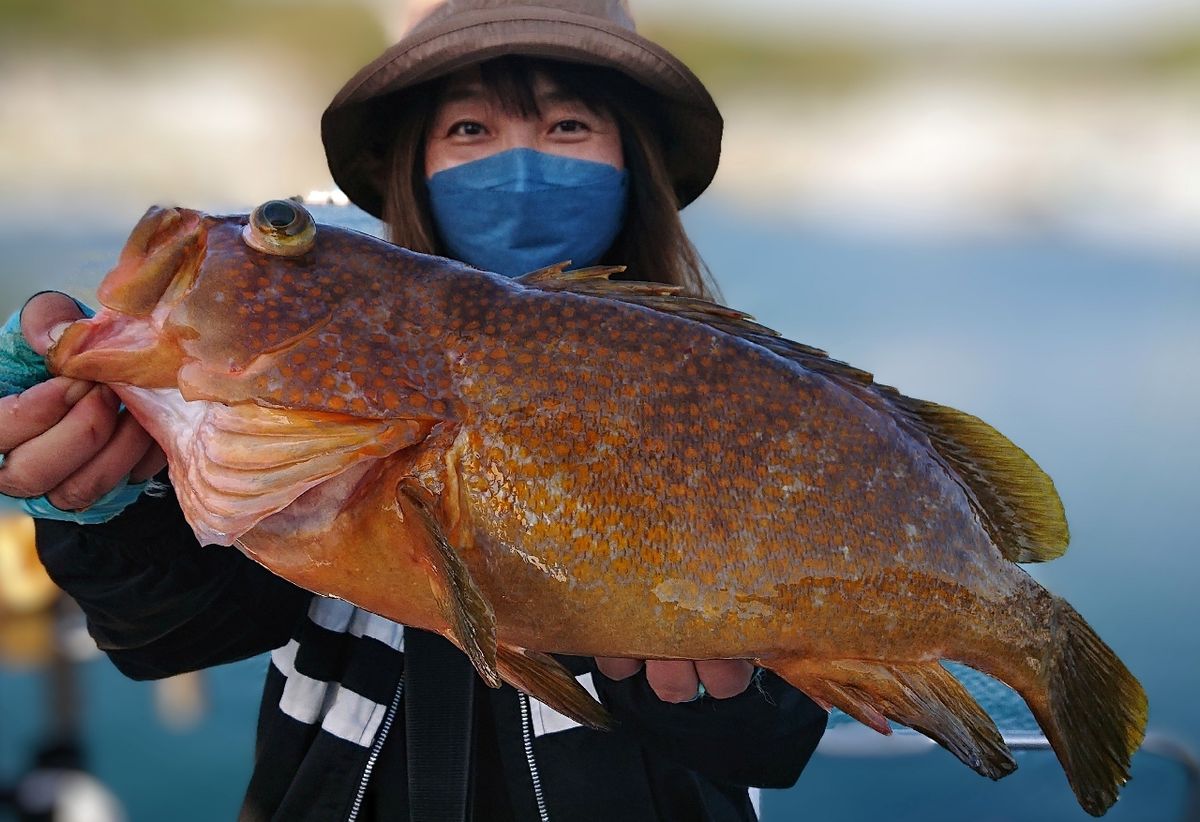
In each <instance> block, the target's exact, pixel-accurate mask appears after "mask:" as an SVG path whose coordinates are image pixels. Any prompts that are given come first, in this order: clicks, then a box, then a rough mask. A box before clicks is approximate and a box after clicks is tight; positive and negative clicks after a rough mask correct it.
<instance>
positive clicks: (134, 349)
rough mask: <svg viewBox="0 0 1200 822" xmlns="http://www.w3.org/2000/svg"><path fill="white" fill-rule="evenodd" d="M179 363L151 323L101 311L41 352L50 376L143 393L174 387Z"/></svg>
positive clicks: (146, 320) (67, 330)
mask: <svg viewBox="0 0 1200 822" xmlns="http://www.w3.org/2000/svg"><path fill="white" fill-rule="evenodd" d="M182 364H183V363H182V356H181V355H178V354H177V355H175V356H172V355H171V353H170V352H169V350H168V347H167V346H165V345H164V344H163V340H162V339H161V334H160V332H159V330H158V329H157V328H156V327H155V325H154V323H153V322H152V320H150V319H149V318H145V319H144V318H138V317H129V316H127V315H121V314H114V313H111V312H109V311H107V310H105V311H102V312H101V313H99V314H97V315H96V316H95V317H93V318H92V319H90V320H80V321H79V322H76V323H72V324H71V325H70V326H68V327H67V329H66V330H65V331H64V332H63V335H62V336H61V337H59V339H58V342H56V343H55V344H54V345H53V346H51V347H50V350H49V351H48V352H47V353H46V367H47V368H48V369H49V371H50V373H51V374H55V375H58V376H63V377H74V378H75V379H79V380H90V381H92V382H103V383H117V384H122V383H123V384H127V385H137V386H141V387H143V388H173V387H175V385H176V383H177V378H176V376H175V375H176V374H177V373H178V370H179V368H180V367H181V366H182Z"/></svg>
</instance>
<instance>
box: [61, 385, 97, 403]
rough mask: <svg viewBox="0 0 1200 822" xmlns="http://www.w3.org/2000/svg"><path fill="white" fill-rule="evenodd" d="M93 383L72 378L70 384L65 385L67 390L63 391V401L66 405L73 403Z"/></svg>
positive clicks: (89, 388)
mask: <svg viewBox="0 0 1200 822" xmlns="http://www.w3.org/2000/svg"><path fill="white" fill-rule="evenodd" d="M93 385H95V383H91V382H88V381H87V380H72V381H71V384H70V385H68V386H67V390H66V391H64V392H63V402H65V403H66V404H67V405H74V404H75V403H77V402H79V401H80V400H81V399H83V398H84V396H85V395H86V394H87V392H89V391H91V390H92V386H93Z"/></svg>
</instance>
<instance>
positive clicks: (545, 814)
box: [517, 691, 550, 822]
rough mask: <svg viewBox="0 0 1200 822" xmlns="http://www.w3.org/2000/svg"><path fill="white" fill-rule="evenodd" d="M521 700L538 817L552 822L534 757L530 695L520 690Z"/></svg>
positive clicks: (523, 729)
mask: <svg viewBox="0 0 1200 822" xmlns="http://www.w3.org/2000/svg"><path fill="white" fill-rule="evenodd" d="M517 695H518V696H519V697H520V702H521V735H522V737H524V742H525V761H527V762H528V763H529V777H530V779H532V780H533V797H534V799H536V800H537V808H538V818H539V819H540V820H541V822H550V812H549V811H547V810H546V798H545V797H544V796H542V778H541V777H540V776H538V769H537V762H535V761H534V759H533V721H532V720H531V719H530V718H529V697H528V696H526V695H525V694H524V693H522V692H520V691H518V692H517Z"/></svg>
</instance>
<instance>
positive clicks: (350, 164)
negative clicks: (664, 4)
mask: <svg viewBox="0 0 1200 822" xmlns="http://www.w3.org/2000/svg"><path fill="white" fill-rule="evenodd" d="M509 54H515V55H524V56H528V57H540V58H546V59H552V60H562V61H564V62H574V63H585V64H588V65H593V66H602V67H605V68H610V69H615V70H616V71H619V72H622V73H624V74H625V75H627V76H628V77H630V78H632V79H633V80H634V81H636V82H638V83H640V84H641V85H642V86H644V87H645V88H647V89H649V90H650V91H652V92H653V93H654V94H655V95H656V96H657V98H658V105H657V106H656V113H657V115H658V116H659V117H660V120H661V122H660V126H661V132H660V136H661V138H662V145H663V155H664V157H663V159H664V161H665V165H666V169H667V174H668V176H669V177H670V180H671V183H672V185H673V186H674V189H675V194H676V196H677V197H678V199H679V206H680V208H682V207H683V206H685V205H687V204H688V203H690V202H691V201H692V200H694V199H696V197H698V196H699V195H700V193H701V192H702V191H704V189H705V188H707V187H708V184H709V183H710V182H711V181H712V178H713V175H714V174H715V173H716V171H717V161H718V159H719V157H720V154H721V131H722V127H723V123H722V120H721V113H720V112H719V111H718V110H717V106H716V104H715V103H714V102H713V100H712V97H711V96H710V95H709V93H708V91H707V90H706V89H705V88H704V85H703V84H702V83H701V82H700V80H699V79H698V78H697V77H696V76H695V75H694V74H693V73H692V72H691V71H690V70H689V69H688V67H687V66H685V65H684V64H683V63H682V62H681V61H680V60H679V59H678V58H676V57H675V56H674V55H672V54H671V53H670V52H668V51H667V50H666V49H664V48H663V47H661V46H659V45H658V44H656V43H654V42H652V41H650V40H648V39H646V38H645V37H642V36H641V35H639V34H638V33H637V32H636V31H635V27H634V23H633V18H632V17H631V16H630V14H629V9H628V6H627V5H626V2H625V0H516V1H515V2H513V0H443V2H440V3H437V4H436V5H434V6H433V8H432V9H431V10H430V11H429V12H428V13H427V14H425V16H423V17H421V18H420V19H419V20H418V21H417V22H416V23H415V24H413V25H412V26H410V27H409V29H408V30H407V31H406V32H405V33H404V35H403V36H402V37H401V39H400V41H399V42H397V43H396V44H395V45H393V46H391V48H389V49H387V50H386V51H385V52H384V53H383V54H381V55H380V56H379V57H378V58H376V59H375V60H374V61H372V62H371V63H369V64H368V65H366V66H364V67H363V69H362V70H361V71H359V72H358V74H356V75H354V77H352V78H351V79H350V81H349V82H348V83H346V85H345V86H343V87H342V90H341V91H339V92H338V94H337V96H336V97H334V99H333V102H332V103H330V104H329V107H328V108H327V109H326V110H325V113H324V115H323V116H322V117H321V139H322V140H323V141H324V144H325V156H326V159H327V160H328V163H329V170H330V172H332V174H333V179H334V181H335V182H336V183H337V184H338V186H339V187H340V188H341V189H342V191H343V192H345V193H346V196H348V197H349V198H350V200H351V201H352V202H354V203H355V205H357V206H359V207H360V208H362V209H363V210H364V211H367V212H369V213H371V214H374V215H375V216H376V217H381V216H382V214H383V201H384V195H383V185H384V180H385V179H386V176H387V173H388V170H387V163H386V157H387V152H388V150H389V147H390V141H389V139H388V138H389V137H390V131H391V128H392V126H391V124H392V123H394V121H395V112H394V103H395V98H394V97H393V95H395V94H396V93H397V92H400V91H403V90H405V89H408V88H410V87H412V86H415V85H417V84H419V83H422V82H425V81H427V80H432V79H435V78H437V77H441V76H444V75H446V74H449V73H452V72H454V71H457V70H458V69H461V68H464V67H466V66H470V65H473V64H475V63H479V62H482V61H484V60H488V59H491V58H493V57H500V56H502V55H509ZM389 102H391V103H393V106H392V107H389V106H388V103H389Z"/></svg>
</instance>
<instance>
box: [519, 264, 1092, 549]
mask: <svg viewBox="0 0 1200 822" xmlns="http://www.w3.org/2000/svg"><path fill="white" fill-rule="evenodd" d="M568 265H569V263H566V262H563V263H557V264H555V265H552V266H547V267H546V268H543V269H539V270H538V271H534V272H531V273H529V274H526V275H525V276H523V277H520V278H518V282H520V283H522V284H523V285H526V286H530V287H533V288H538V289H541V290H544V291H569V292H572V293H575V294H584V295H587V296H591V297H603V298H608V299H614V300H620V301H622V302H626V303H632V304H634V305H640V306H643V307H646V308H651V309H654V310H656V311H662V312H664V313H667V314H673V315H675V316H677V317H683V318H685V319H689V320H693V321H695V322H699V323H703V324H705V325H707V326H709V327H711V328H715V329H717V330H718V331H723V332H725V333H727V334H732V335H733V336H736V337H740V338H741V339H744V340H746V341H748V342H751V343H754V344H755V345H759V346H761V347H763V348H765V349H767V350H768V351H771V352H773V353H775V354H777V355H779V356H781V357H784V358H785V359H789V360H791V361H792V362H794V363H796V364H798V365H800V366H803V367H804V368H806V369H808V370H809V371H815V372H817V373H819V374H823V375H825V376H827V377H829V378H831V379H835V380H837V381H838V382H839V383H840V384H842V385H843V386H845V387H847V388H848V389H849V390H852V391H854V393H855V394H856V395H858V396H859V397H861V398H862V399H863V400H864V401H865V402H867V403H868V404H869V405H871V406H872V407H874V408H877V409H879V410H884V411H888V412H890V413H891V414H892V416H893V417H895V418H896V419H897V420H898V421H900V422H901V424H902V425H904V426H905V428H906V429H907V430H908V431H909V432H910V433H913V434H915V435H917V436H919V437H920V438H922V439H925V440H927V441H928V442H929V445H930V447H932V448H933V450H934V451H935V452H936V453H937V455H938V456H939V457H940V458H941V459H942V460H943V462H944V463H945V464H946V466H947V468H949V469H950V470H951V471H952V473H953V474H954V475H955V476H957V477H958V478H959V480H960V481H961V482H962V484H963V485H964V486H965V487H966V489H967V491H968V496H969V497H970V498H971V503H972V505H973V506H974V508H975V511H976V513H977V514H978V515H979V518H980V520H981V521H982V522H983V524H984V527H985V528H987V530H988V534H989V535H990V536H991V537H992V541H993V543H995V545H996V546H997V547H998V548H999V550H1000V552H1001V554H1003V555H1004V556H1005V557H1006V558H1008V559H1009V560H1012V561H1013V562H1044V561H1046V560H1050V559H1054V558H1055V557H1059V556H1062V554H1063V553H1064V552H1065V551H1066V548H1067V543H1068V541H1069V534H1068V531H1067V521H1066V516H1065V514H1064V512H1063V506H1062V501H1061V500H1060V499H1059V497H1058V492H1057V491H1055V489H1054V483H1053V481H1051V479H1050V477H1049V476H1047V475H1046V473H1045V472H1044V471H1042V469H1041V468H1039V467H1038V465H1037V463H1035V462H1034V461H1033V459H1031V458H1030V456H1029V455H1028V454H1026V453H1025V452H1024V451H1022V450H1021V449H1020V448H1018V447H1017V446H1016V445H1014V444H1013V443H1012V442H1011V441H1009V440H1008V438H1006V437H1005V436H1004V435H1003V434H1001V433H1000V432H999V431H997V430H996V429H994V428H992V427H991V426H990V425H988V424H987V423H985V422H983V421H982V420H980V419H978V418H977V417H973V416H971V415H970V414H964V413H963V412H961V411H956V410H955V409H953V408H947V407H946V406H942V405H936V404H934V403H931V402H925V401H924V400H917V399H913V398H911V397H906V396H904V395H903V394H901V393H900V392H899V391H897V390H896V389H895V388H892V387H891V386H887V385H881V384H880V383H877V382H875V381H874V378H873V377H872V376H871V374H870V373H869V372H867V371H863V370H861V369H858V368H855V367H854V366H851V365H847V364H846V363H844V362H841V361H839V360H835V359H831V358H830V357H829V355H828V354H826V353H825V352H824V351H822V350H821V349H819V348H813V347H811V346H807V345H804V344H802V343H798V342H793V341H792V340H789V339H786V338H784V337H782V336H780V335H779V333H778V332H776V331H773V330H771V329H770V328H767V327H766V326H762V325H759V324H758V323H756V322H754V320H753V319H752V318H751V317H750V315H749V314H746V313H744V312H741V311H737V310H736V309H732V308H727V307H725V306H722V305H717V304H716V303H712V302H709V301H708V300H702V299H699V298H697V297H691V296H687V295H685V294H683V293H681V292H682V290H683V289H682V288H681V287H680V286H674V285H667V284H665V283H653V282H643V281H634V280H611V279H609V277H610V276H611V275H613V274H617V273H620V272H622V271H624V270H625V269H624V267H622V266H592V267H590V268H580V269H577V270H575V271H567V270H566V267H567V266H568Z"/></svg>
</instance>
